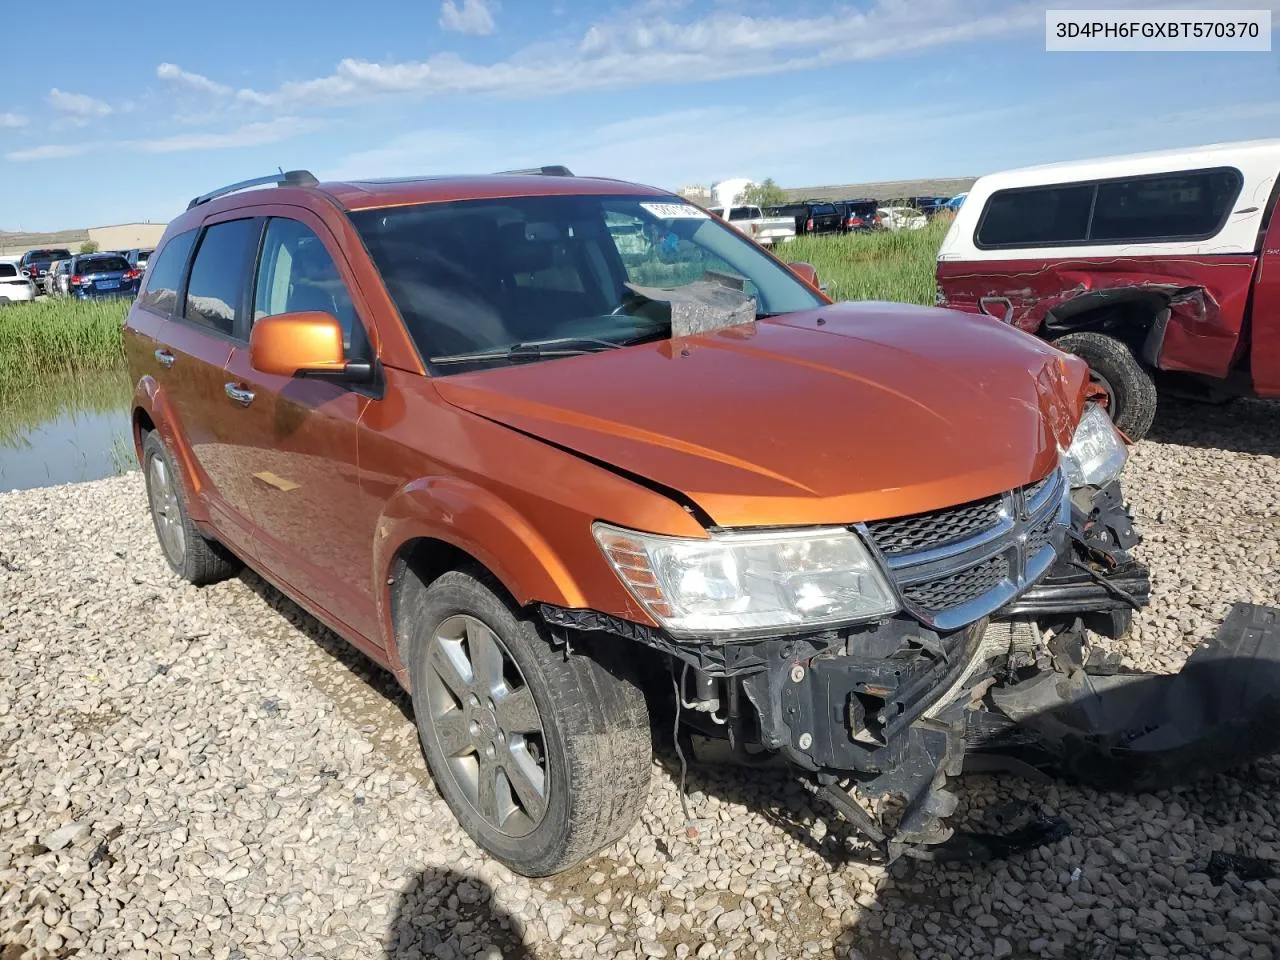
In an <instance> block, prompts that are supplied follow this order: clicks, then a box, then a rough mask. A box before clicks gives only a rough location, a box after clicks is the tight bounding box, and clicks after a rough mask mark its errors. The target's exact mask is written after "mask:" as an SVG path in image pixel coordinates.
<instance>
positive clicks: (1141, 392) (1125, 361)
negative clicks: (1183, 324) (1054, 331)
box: [1053, 330, 1156, 440]
mask: <svg viewBox="0 0 1280 960" xmlns="http://www.w3.org/2000/svg"><path fill="white" fill-rule="evenodd" d="M1053 345H1054V346H1055V347H1057V348H1058V349H1059V350H1065V351H1066V352H1067V353H1074V354H1075V355H1076V356H1077V357H1079V358H1080V359H1081V360H1083V361H1084V362H1085V363H1087V364H1089V374H1090V376H1091V377H1092V378H1093V380H1094V382H1095V383H1097V384H1098V386H1100V387H1102V389H1103V390H1105V391H1106V393H1107V412H1108V413H1109V414H1111V419H1112V421H1113V422H1114V423H1115V425H1116V426H1117V427H1119V428H1120V429H1121V430H1122V431H1124V433H1125V435H1126V436H1128V437H1129V438H1130V439H1131V440H1141V439H1142V438H1143V437H1145V436H1146V435H1147V431H1148V430H1150V429H1151V422H1152V421H1153V420H1154V419H1155V416H1156V385H1155V383H1154V381H1152V379H1151V374H1150V373H1148V372H1147V370H1146V369H1145V368H1144V367H1143V366H1142V364H1140V363H1139V362H1138V360H1137V358H1136V357H1135V356H1134V355H1133V351H1132V350H1130V349H1129V347H1128V346H1127V345H1126V344H1124V343H1123V342H1122V341H1120V340H1117V339H1116V338H1115V337H1109V336H1107V335H1106V334H1105V333H1095V332H1094V331H1092V330H1084V331H1081V332H1079V333H1068V334H1067V335H1066V336H1062V337H1058V339H1056V340H1054V341H1053Z"/></svg>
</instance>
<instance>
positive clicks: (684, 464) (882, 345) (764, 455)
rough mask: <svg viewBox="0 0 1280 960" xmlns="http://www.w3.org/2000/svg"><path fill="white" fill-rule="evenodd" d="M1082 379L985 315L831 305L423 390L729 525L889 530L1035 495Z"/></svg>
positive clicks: (1079, 399)
mask: <svg viewBox="0 0 1280 960" xmlns="http://www.w3.org/2000/svg"><path fill="white" fill-rule="evenodd" d="M1086 382H1087V372H1086V369H1085V367H1084V365H1083V363H1081V362H1080V361H1078V360H1076V359H1075V358H1071V357H1067V356H1066V355H1065V354H1062V353H1060V352H1059V351H1057V350H1055V349H1053V348H1052V347H1050V346H1048V345H1047V344H1045V343H1043V342H1041V341H1039V340H1036V339H1035V338H1033V337H1030V336H1028V335H1026V334H1023V333H1020V332H1018V331H1016V330H1013V329H1011V328H1009V327H1007V326H1005V325H1003V324H1000V323H998V322H997V321H994V320H992V319H991V318H989V317H982V316H973V315H969V314H962V313H957V312H952V311H946V310H935V309H931V308H925V307H911V306H905V305H902V304H889V303H857V304H854V303H846V304H837V305H832V306H825V307H821V308H819V309H816V310H811V311H805V312H802V313H793V314H787V315H785V316H780V317H775V318H772V319H768V320H763V321H760V322H757V323H749V324H745V325H742V326H737V327H730V328H725V329H721V330H717V331H714V332H711V333H706V334H701V335H698V336H693V337H684V338H678V339H673V340H668V341H662V342H659V343H651V344H642V345H638V346H633V347H625V348H622V349H618V350H609V351H604V352H600V353H592V354H586V355H583V356H579V357H571V358H568V359H563V360H553V361H541V362H536V363H524V364H515V365H512V366H508V367H502V368H497V369H492V370H486V371H481V372H477V373H469V374H462V375H457V376H450V377H443V378H439V379H436V380H435V381H434V384H435V386H436V387H437V389H438V390H439V391H440V394H441V395H442V396H443V397H444V398H445V399H446V400H447V401H449V402H450V403H453V404H454V405H456V406H458V407H461V408H463V409H465V410H469V411H471V412H473V413H475V414H478V415H479V416H482V417H486V418H488V419H490V420H494V421H496V422H499V423H502V424H506V425H508V426H510V427H513V428H515V429H517V430H520V431H522V432H525V433H527V434H530V435H532V436H535V437H538V438H540V439H543V440H546V441H549V442H551V443H554V444H556V445H558V446H561V447H564V448H566V449H568V450H570V451H573V452H575V453H579V454H582V455H584V456H586V457H589V458H591V459H593V460H596V461H600V462H603V463H605V464H608V465H611V466H613V467H617V468H620V469H622V470H625V471H627V472H629V473H632V474H635V475H638V476H640V477H643V478H645V479H647V480H648V481H650V482H652V483H654V484H656V485H660V486H663V487H667V488H670V489H674V490H676V491H679V492H680V493H682V494H683V495H685V496H686V497H688V498H689V499H691V500H693V501H694V502H695V503H696V504H697V505H698V506H699V507H701V508H702V509H703V510H704V511H705V512H706V513H707V514H708V515H709V516H710V517H711V518H712V520H713V521H714V522H715V523H716V524H718V525H720V526H726V527H737V526H756V525H771V526H776V525H789V524H828V523H830V524H848V523H851V522H856V521H860V520H872V519H879V518H882V517H890V516H902V515H905V514H910V513H916V512H920V511H923V510H931V509H936V508H938V507H943V506H949V505H953V504H956V503H962V502H965V501H968V500H973V499H977V498H980V497H984V496H988V495H990V494H993V493H997V492H1000V491H1003V490H1008V489H1010V488H1012V487H1016V486H1020V485H1022V484H1026V483H1028V482H1030V481H1032V480H1037V479H1039V478H1040V477H1042V476H1044V475H1046V474H1047V473H1048V472H1049V471H1050V470H1051V469H1052V468H1053V466H1054V464H1055V463H1056V461H1057V458H1058V446H1059V445H1060V444H1061V445H1062V446H1066V445H1068V444H1069V443H1070V440H1071V435H1072V433H1073V431H1074V428H1075V424H1076V422H1077V421H1078V419H1079V417H1080V413H1081V410H1082V405H1083V395H1084V389H1085V385H1086ZM606 519H613V520H617V521H620V522H625V519H626V518H624V517H617V518H606Z"/></svg>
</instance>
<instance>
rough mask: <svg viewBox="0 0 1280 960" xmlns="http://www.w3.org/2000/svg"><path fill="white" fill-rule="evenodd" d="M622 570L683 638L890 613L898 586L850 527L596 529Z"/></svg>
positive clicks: (628, 584)
mask: <svg viewBox="0 0 1280 960" xmlns="http://www.w3.org/2000/svg"><path fill="white" fill-rule="evenodd" d="M592 532H593V533H594V534H595V538H596V542H597V543H599V544H600V549H601V550H603V551H604V555H605V557H606V558H608V560H609V563H610V565H611V566H612V567H613V569H614V572H615V573H617V575H618V578H619V579H620V580H621V581H622V582H623V584H624V585H625V586H626V588H627V589H628V590H629V591H630V592H631V594H632V596H634V597H635V598H636V599H637V600H638V601H640V603H641V605H643V606H644V608H645V610H647V611H648V612H649V613H650V614H652V616H653V618H654V619H655V620H656V621H657V622H658V623H660V624H661V625H662V626H663V627H665V628H666V629H667V630H669V631H670V632H671V633H673V634H677V635H685V636H689V635H695V634H696V635H704V636H705V635H707V634H725V635H745V634H753V633H760V632H768V631H771V630H777V629H780V628H788V627H799V628H805V627H820V626H829V625H833V624H841V623H849V622H851V621H854V620H867V619H873V618H876V617H883V616H886V615H888V614H891V613H893V612H894V611H895V610H897V608H898V603H897V600H896V599H894V594H893V591H892V590H891V589H890V587H889V584H888V583H887V582H886V581H885V578H884V575H883V574H882V573H881V572H880V569H879V567H878V566H877V565H876V563H875V561H874V560H872V559H871V555H870V554H869V553H868V552H867V548H866V547H865V546H863V544H862V541H861V540H860V539H859V538H858V536H857V535H856V534H854V533H852V532H850V531H849V530H846V529H844V528H842V527H827V528H823V529H811V530H784V531H776V530H772V531H769V532H767V533H713V534H712V535H711V536H710V537H708V538H706V539H693V538H686V537H666V536H660V535H658V534H650V533H637V532H635V531H634V530H624V529H622V528H620V527H613V526H610V525H609V524H606V523H597V524H595V525H594V526H593V527H592Z"/></svg>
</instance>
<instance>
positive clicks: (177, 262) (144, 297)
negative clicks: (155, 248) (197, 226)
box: [138, 230, 196, 313]
mask: <svg viewBox="0 0 1280 960" xmlns="http://www.w3.org/2000/svg"><path fill="white" fill-rule="evenodd" d="M195 239H196V232H195V231H194V230H188V231H187V232H186V233H180V234H178V235H177V236H176V237H174V238H173V239H172V240H170V241H169V242H168V243H166V244H165V245H164V249H162V250H161V251H160V256H158V257H157V258H156V262H155V263H154V264H153V265H152V267H151V269H150V270H148V271H147V288H146V289H145V290H143V291H142V293H141V295H140V296H139V297H138V303H139V304H140V305H141V306H144V307H146V308H147V309H149V310H154V311H156V312H157V313H177V312H178V288H179V287H180V286H182V271H183V270H185V269H186V267H187V257H188V256H189V255H190V254H191V245H192V244H193V243H195Z"/></svg>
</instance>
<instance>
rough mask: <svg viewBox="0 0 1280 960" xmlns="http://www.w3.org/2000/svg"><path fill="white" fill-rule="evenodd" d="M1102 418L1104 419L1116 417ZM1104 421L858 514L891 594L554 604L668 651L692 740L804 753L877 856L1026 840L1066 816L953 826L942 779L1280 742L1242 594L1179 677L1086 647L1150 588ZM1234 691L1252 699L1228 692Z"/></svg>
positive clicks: (1139, 773)
mask: <svg viewBox="0 0 1280 960" xmlns="http://www.w3.org/2000/svg"><path fill="white" fill-rule="evenodd" d="M1094 422H1095V423H1097V424H1100V425H1099V426H1098V430H1099V431H1100V433H1099V436H1102V437H1103V438H1104V441H1105V438H1106V437H1109V436H1110V435H1111V434H1112V433H1113V432H1114V431H1112V429H1111V427H1110V426H1109V423H1108V422H1106V421H1105V420H1102V419H1101V418H1098V419H1096V420H1095V421H1094ZM1082 423H1083V421H1082ZM1079 435H1080V434H1078V436H1079ZM1108 443H1109V441H1105V442H1100V443H1099V444H1097V445H1096V446H1095V448H1093V449H1092V450H1091V449H1090V447H1089V444H1088V443H1085V444H1083V445H1081V447H1080V449H1079V450H1076V448H1075V447H1074V446H1073V450H1076V455H1074V456H1073V455H1070V454H1069V455H1065V456H1064V458H1063V465H1062V466H1061V467H1060V468H1059V469H1057V470H1055V471H1054V472H1053V473H1051V474H1050V475H1049V476H1047V477H1045V478H1043V479H1042V480H1040V481H1037V482H1035V483H1031V484H1029V485H1027V486H1025V487H1022V488H1018V489H1015V490H1011V491H1007V492H1005V493H1003V494H999V495H997V496H993V497H988V498H986V499H983V500H980V501H975V502H971V503H967V504H962V505H959V506H956V507H950V508H945V509H942V510H936V511H931V512H929V513H924V514H917V515H914V516H908V517H900V518H893V519H889V520H881V521H873V522H868V523H863V524H856V525H854V526H853V527H852V528H851V529H852V530H853V531H854V532H856V534H857V535H858V537H859V538H860V540H861V541H862V542H863V543H864V544H865V545H866V548H867V550H868V551H869V553H870V556H871V557H872V558H873V560H874V563H875V565H876V566H877V567H878V568H879V569H880V571H881V572H882V574H883V576H884V578H885V580H886V582H887V583H888V584H889V589H890V590H891V592H892V594H893V597H892V599H893V601H894V603H895V604H896V612H895V613H893V614H892V615H888V616H881V617H878V618H876V619H873V620H868V622H864V623H859V624H854V625H852V626H845V627H840V628H836V629H829V630H813V631H809V632H802V631H797V632H795V633H791V634H784V635H778V636H765V637H758V636H755V637H748V638H734V639H716V640H709V639H705V638H699V637H690V636H687V635H684V634H679V635H677V634H675V633H673V632H670V631H667V630H663V629H658V628H653V627H646V626H641V625H639V624H636V623H633V622H629V621H624V620H621V619H618V618H616V617H612V616H609V615H605V614H601V613H598V612H595V611H588V610H569V609H564V608H560V607H553V606H549V605H542V606H541V608H540V609H541V613H542V616H543V618H544V620H545V621H546V622H547V624H548V625H549V627H550V628H551V630H552V632H553V633H555V634H556V635H557V636H559V637H560V638H561V639H563V640H565V641H566V642H567V643H569V644H572V643H573V636H572V634H573V632H574V631H603V632H607V633H612V634H617V635H621V636H624V637H627V638H629V639H631V640H634V641H637V642H639V643H642V644H644V645H646V646H649V647H652V648H655V649H656V650H658V651H660V652H661V653H662V654H663V655H664V657H665V660H666V662H667V663H668V665H669V667H670V672H671V675H672V678H673V687H674V690H675V691H676V693H677V702H676V704H675V710H676V712H677V726H678V727H680V728H681V730H682V732H683V737H684V739H685V742H687V743H690V744H691V745H692V746H693V748H694V752H695V755H697V756H699V757H700V758H702V759H706V760H731V761H733V762H740V763H776V762H779V761H782V762H785V763H786V764H788V765H789V766H791V767H792V768H794V769H798V770H800V771H803V773H804V775H805V776H806V778H807V779H808V780H809V781H810V782H811V783H812V784H813V785H814V786H815V788H816V790H817V792H818V793H819V794H820V795H821V796H822V797H823V798H824V799H826V800H827V801H828V802H829V803H830V804H831V805H832V806H834V807H835V808H836V809H837V810H838V811H839V812H840V813H841V814H842V815H843V816H844V817H845V818H846V819H848V820H849V821H851V822H852V824H853V825H854V826H855V827H856V828H857V829H858V830H859V831H860V832H861V834H862V835H863V836H864V837H865V838H866V840H868V841H870V842H871V844H873V845H874V847H875V848H876V849H877V850H878V851H879V852H878V853H877V854H876V856H877V857H882V858H885V859H892V858H894V857H896V856H899V855H903V854H906V855H910V856H915V857H921V858H929V859H936V858H948V857H959V858H964V859H972V858H975V857H979V858H983V857H989V856H996V855H1000V854H1002V853H1008V852H1010V851H1011V850H1013V849H1017V848H1019V847H1025V846H1033V845H1036V844H1038V843H1040V842H1045V841H1046V840H1047V839H1052V838H1053V837H1055V836H1057V835H1058V834H1057V833H1056V830H1057V828H1058V826H1060V825H1056V824H1053V823H1045V824H1041V825H1040V829H1038V830H1037V829H1032V830H1028V831H1024V832H1023V833H1022V834H1020V835H1019V836H1018V837H1015V838H1009V837H1005V838H986V840H985V841H984V842H977V841H976V839H975V838H974V837H973V836H956V835H955V834H954V833H953V830H952V828H951V827H949V826H948V825H947V824H946V823H945V821H946V818H947V817H949V816H950V815H951V814H952V813H953V812H954V811H955V809H956V806H957V802H958V800H957V797H956V796H955V795H954V794H953V793H951V792H950V791H948V790H947V788H946V785H947V779H948V778H949V777H953V776H956V775H958V774H960V773H961V772H963V771H964V770H966V769H977V770H1005V771H1011V772H1015V773H1020V774H1023V775H1030V776H1039V777H1044V776H1046V775H1059V774H1060V775H1064V776H1068V777H1072V778H1076V779H1081V780H1089V781H1090V782H1094V783H1098V784H1100V785H1103V786H1109V787H1126V786H1128V787H1134V788H1139V789H1145V788H1149V787H1151V786H1152V785H1155V784H1157V783H1163V782H1172V781H1177V780H1180V779H1185V778H1191V777H1194V776H1197V775H1201V774H1203V773H1205V772H1209V771H1210V770H1212V769H1221V768H1222V767H1223V766H1225V765H1226V764H1227V763H1231V762H1238V761H1239V760H1241V759H1248V758H1249V757H1251V756H1256V755H1258V754H1260V753H1262V752H1264V751H1266V750H1270V749H1273V748H1274V747H1275V746H1276V745H1277V744H1280V722H1277V721H1280V701H1278V700H1277V698H1276V694H1275V692H1276V691H1280V677H1277V676H1276V671H1275V670H1274V669H1273V670H1271V672H1270V673H1267V674H1265V676H1263V678H1262V679H1261V680H1258V679H1256V678H1255V679H1254V680H1252V681H1251V680H1249V677H1250V671H1252V670H1254V668H1255V667H1257V666H1259V665H1262V664H1263V663H1264V662H1269V663H1270V664H1271V665H1272V667H1274V666H1275V665H1276V663H1277V661H1280V644H1277V642H1276V639H1277V637H1280V625H1277V622H1276V619H1275V617H1274V616H1271V613H1268V612H1267V611H1265V610H1257V611H1252V612H1249V613H1247V614H1241V615H1239V616H1237V615H1235V614H1233V618H1235V619H1229V621H1228V624H1227V625H1226V626H1224V631H1223V634H1222V635H1221V636H1220V639H1219V643H1218V645H1217V646H1216V647H1215V648H1214V650H1215V652H1214V653H1212V654H1205V655H1203V656H1202V655H1200V654H1197V656H1195V657H1192V659H1191V661H1190V662H1189V663H1188V668H1187V670H1186V671H1184V673H1183V674H1182V675H1179V676H1178V677H1177V678H1172V677H1170V678H1153V677H1150V676H1147V675H1124V676H1121V675H1117V670H1116V665H1115V663H1114V662H1112V661H1111V660H1110V659H1108V658H1106V657H1103V656H1101V655H1100V653H1099V652H1098V651H1096V650H1089V649H1087V646H1086V640H1087V637H1088V635H1089V631H1093V632H1094V633H1098V634H1102V635H1104V636H1111V637H1118V636H1121V635H1123V634H1124V633H1125V632H1126V631H1127V630H1128V628H1129V623H1130V619H1131V617H1132V613H1133V611H1134V610H1135V609H1138V608H1140V607H1142V606H1144V605H1146V603H1147V602H1148V598H1149V594H1150V582H1149V579H1148V573H1147V570H1146V568H1145V567H1143V566H1142V564H1141V563H1139V562H1138V561H1136V560H1135V559H1134V558H1133V557H1132V555H1131V553H1130V550H1131V549H1132V547H1133V546H1134V545H1136V544H1137V543H1138V541H1139V537H1138V535H1137V533H1136V532H1135V531H1134V528H1133V520H1132V517H1131V516H1130V514H1129V512H1128V510H1127V509H1126V507H1125V506H1124V503H1123V500H1122V497H1121V492H1120V486H1119V483H1118V481H1117V480H1116V479H1115V477H1116V475H1117V474H1118V473H1119V470H1120V468H1121V467H1122V465H1123V462H1124V455H1123V452H1121V455H1120V456H1119V458H1118V460H1117V459H1116V458H1115V457H1111V459H1109V460H1108V456H1109V451H1110V449H1111V448H1110V447H1108ZM1090 480H1094V481H1097V480H1100V481H1101V482H1088V481H1090ZM1081 481H1084V482H1081ZM622 549H624V550H625V551H627V552H625V554H624V555H623V557H622V560H623V561H625V562H629V563H630V562H639V561H638V560H635V558H636V557H637V556H638V553H636V552H635V551H637V550H638V549H639V548H638V547H636V546H634V545H631V544H629V543H624V546H623V548H622ZM615 559H616V558H615ZM646 582H647V581H646ZM1272 613H1274V612H1272ZM1268 617H1271V619H1270V620H1268V619H1267V618H1268ZM1245 621H1248V622H1247V623H1245ZM1264 621H1265V622H1264ZM1268 658H1270V659H1269V661H1268ZM1208 660H1212V661H1213V664H1212V665H1211V668H1209V669H1206V667H1205V663H1206V661H1208ZM1209 673H1212V674H1214V677H1215V678H1216V679H1206V677H1207V675H1208V674H1209ZM1103 674H1109V675H1108V676H1102V675H1103ZM1233 702H1236V703H1240V704H1242V705H1244V706H1247V707H1249V710H1250V712H1251V716H1250V717H1248V718H1246V719H1244V720H1241V719H1240V718H1239V717H1238V716H1236V715H1235V714H1233V712H1232V711H1233Z"/></svg>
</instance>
